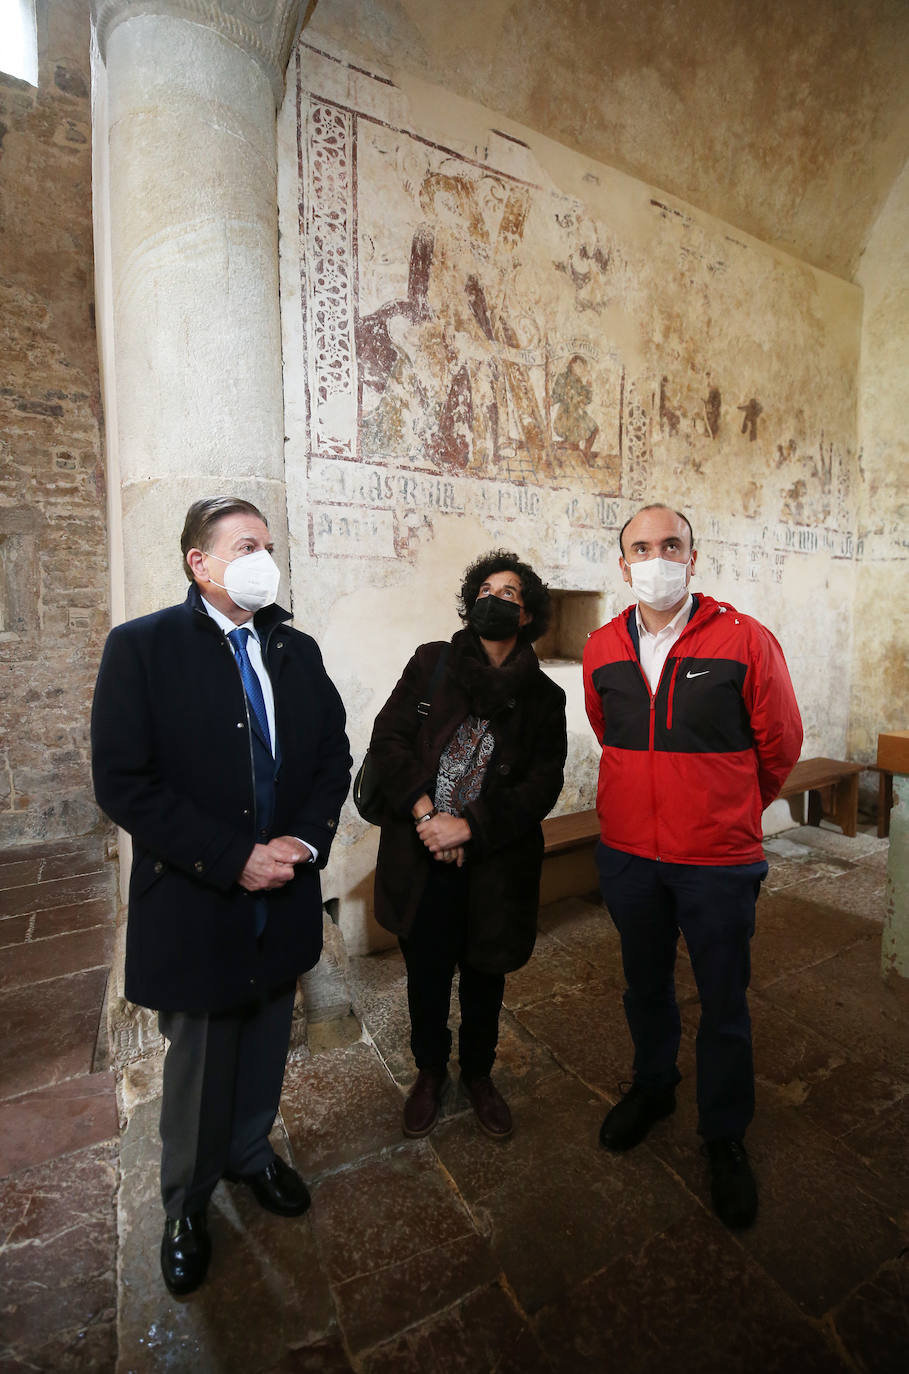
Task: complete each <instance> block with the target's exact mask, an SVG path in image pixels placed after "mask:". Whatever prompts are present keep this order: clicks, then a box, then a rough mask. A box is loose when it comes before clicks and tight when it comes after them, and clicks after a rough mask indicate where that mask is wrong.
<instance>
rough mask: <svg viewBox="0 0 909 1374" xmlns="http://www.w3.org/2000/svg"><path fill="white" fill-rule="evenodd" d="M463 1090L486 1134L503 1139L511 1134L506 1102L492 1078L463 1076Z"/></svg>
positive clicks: (509, 1115) (509, 1116) (496, 1138)
mask: <svg viewBox="0 0 909 1374" xmlns="http://www.w3.org/2000/svg"><path fill="white" fill-rule="evenodd" d="M461 1082H462V1083H463V1084H464V1090H465V1092H466V1093H467V1096H468V1097H469V1098H470V1102H471V1106H472V1107H473V1109H474V1111H475V1112H476V1116H477V1121H478V1122H479V1124H480V1126H481V1127H482V1129H483V1130H484V1131H485V1132H486V1134H487V1135H491V1136H492V1137H493V1139H494V1140H504V1139H505V1137H506V1136H509V1135H511V1129H512V1122H511V1112H510V1110H509V1107H508V1103H507V1102H506V1101H505V1099H504V1097H503V1096H502V1094H501V1093H500V1092H499V1090H498V1088H497V1087H496V1086H495V1084H494V1083H493V1081H492V1079H491V1078H490V1077H489V1076H488V1075H487V1076H486V1077H484V1078H464V1077H463V1076H462V1078H461Z"/></svg>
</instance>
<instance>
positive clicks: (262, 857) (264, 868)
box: [237, 835, 312, 892]
mask: <svg viewBox="0 0 909 1374" xmlns="http://www.w3.org/2000/svg"><path fill="white" fill-rule="evenodd" d="M311 857H312V850H310V849H309V848H307V846H306V845H305V844H304V843H303V841H302V840H296V839H294V837H293V835H278V836H276V837H275V839H273V840H269V841H268V844H257V845H254V846H253V851H252V853H251V854H250V856H249V858H248V859H247V860H246V864H245V866H244V868H243V872H242V873H241V874H240V876H239V878H238V879H237V882H238V883H239V884H240V886H241V887H245V888H246V891H247V892H270V891H271V890H272V889H274V888H276V887H283V886H284V884H285V883H289V882H290V880H291V878H292V877H293V876H294V865H295V864H302V863H307V862H308V861H309V859H310V858H311Z"/></svg>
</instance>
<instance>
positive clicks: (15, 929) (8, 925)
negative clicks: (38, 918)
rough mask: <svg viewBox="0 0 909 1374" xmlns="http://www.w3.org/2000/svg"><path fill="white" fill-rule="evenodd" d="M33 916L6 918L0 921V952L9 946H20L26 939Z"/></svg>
mask: <svg viewBox="0 0 909 1374" xmlns="http://www.w3.org/2000/svg"><path fill="white" fill-rule="evenodd" d="M34 920H35V918H34V916H32V915H28V916H6V917H4V918H3V920H0V950H3V949H6V948H8V947H9V946H10V945H21V944H22V943H23V942H24V941H25V940H27V939H28V937H29V935H30V933H31V930H32V926H33V924H34Z"/></svg>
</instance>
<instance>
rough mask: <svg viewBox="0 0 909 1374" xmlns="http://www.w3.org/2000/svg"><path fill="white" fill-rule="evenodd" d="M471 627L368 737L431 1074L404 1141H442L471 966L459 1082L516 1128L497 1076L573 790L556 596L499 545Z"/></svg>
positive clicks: (393, 921) (400, 690)
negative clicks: (566, 795) (555, 658)
mask: <svg viewBox="0 0 909 1374" xmlns="http://www.w3.org/2000/svg"><path fill="white" fill-rule="evenodd" d="M459 610H460V615H461V619H462V620H463V621H464V628H463V629H462V630H459V631H458V632H457V633H456V634H455V635H454V637H453V638H452V640H451V643H450V644H441V643H430V644H422V645H421V646H420V647H419V648H418V649H417V651H416V653H415V654H414V656H413V658H412V659H411V660H410V662H409V663H408V664H407V666H406V668H405V669H404V672H403V674H402V676H401V678H400V680H399V682H398V683H397V686H396V687H395V689H394V691H393V692H392V694H391V696H390V697H389V699H388V701H387V702H386V703H385V705H384V706H383V708H382V710H381V711H380V712H379V715H378V716H377V718H376V722H375V727H374V729H373V734H372V740H371V742H370V746H369V748H370V757H371V758H372V761H373V763H374V765H375V768H376V771H377V774H378V777H379V779H380V781H381V785H382V790H383V792H384V794H385V799H386V814H385V816H384V818H383V821H382V828H381V838H380V841H379V853H378V859H377V864H376V878H375V913H376V919H377V920H378V921H379V923H380V925H382V926H384V928H385V929H386V930H390V931H392V932H393V933H394V934H395V935H397V936H398V939H399V941H400V945H401V950H402V952H403V955H404V962H405V965H406V968H407V996H408V1005H409V1009H410V1025H411V1049H412V1051H413V1056H414V1060H415V1061H416V1067H417V1078H416V1082H415V1083H414V1085H413V1087H412V1089H411V1091H410V1093H409V1095H408V1097H407V1100H406V1102H405V1105H404V1118H403V1128H404V1134H405V1135H407V1136H411V1137H419V1136H425V1135H428V1134H429V1132H430V1131H431V1130H432V1129H433V1127H434V1126H435V1124H436V1121H437V1120H438V1116H439V1110H440V1106H441V1102H442V1097H443V1094H444V1093H445V1091H446V1089H447V1085H448V1082H449V1079H448V1060H449V1056H450V1053H451V1047H452V1038H451V1033H450V1031H449V1029H448V1015H449V1006H450V1000H451V988H452V980H453V978H454V973H455V970H456V969H459V970H460V979H459V994H458V995H459V999H460V1010H461V1024H460V1031H459V1036H458V1058H459V1063H460V1070H461V1084H462V1085H463V1088H464V1090H465V1092H466V1094H467V1097H468V1099H469V1100H470V1102H471V1104H472V1106H473V1108H474V1111H475V1113H476V1116H477V1120H478V1122H479V1125H480V1127H481V1128H482V1129H483V1130H484V1131H485V1132H486V1133H487V1134H488V1135H490V1136H494V1137H499V1138H503V1137H505V1136H508V1135H510V1134H511V1130H512V1119H511V1112H510V1110H509V1107H508V1104H507V1103H506V1102H505V1100H504V1098H503V1097H502V1095H501V1094H500V1092H499V1091H498V1089H497V1088H496V1087H495V1085H494V1083H493V1082H492V1078H491V1076H490V1075H491V1071H492V1067H493V1064H494V1061H495V1056H496V1044H497V1042H498V1032H499V1013H500V1011H501V1007H502V999H503V996H504V992H505V975H506V974H507V973H509V972H511V971H512V970H514V969H518V968H521V966H522V965H523V964H525V963H526V962H527V960H528V959H529V958H530V956H531V953H532V952H533V947H534V942H535V939H536V925H537V908H538V905H539V886H540V870H541V867H542V860H543V837H542V830H541V826H540V822H541V821H542V819H543V817H544V816H546V815H547V814H548V812H549V811H550V810H551V809H552V807H553V806H554V805H555V803H556V801H557V799H558V796H559V793H560V791H561V788H562V780H563V769H564V765H565V757H566V752H567V736H566V723H565V693H564V692H563V691H562V689H561V688H560V687H558V686H556V684H555V683H554V682H553V681H552V680H551V678H549V677H547V676H546V674H545V673H544V672H543V671H542V669H541V668H540V664H539V660H538V659H537V656H536V653H535V652H534V649H533V643H532V642H533V640H535V639H537V638H539V636H540V635H542V634H543V633H544V632H545V629H546V626H547V624H548V622H549V618H550V597H549V591H548V589H547V587H546V586H545V585H544V584H543V583H542V582H541V581H540V579H539V577H538V576H537V575H536V573H535V572H534V571H533V569H532V568H530V567H529V566H528V565H527V564H526V563H523V562H521V561H520V560H519V559H518V558H517V556H516V555H515V554H513V553H506V552H504V551H503V550H498V551H496V552H494V553H491V554H489V555H487V556H486V557H484V558H480V559H478V560H477V562H475V563H473V564H472V565H471V566H470V567H469V568H468V569H467V571H466V572H465V574H464V579H463V582H462V585H461V593H460V602H459Z"/></svg>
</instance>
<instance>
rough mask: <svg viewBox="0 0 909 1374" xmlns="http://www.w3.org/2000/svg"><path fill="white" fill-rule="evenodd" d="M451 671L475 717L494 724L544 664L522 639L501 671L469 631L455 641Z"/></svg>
mask: <svg viewBox="0 0 909 1374" xmlns="http://www.w3.org/2000/svg"><path fill="white" fill-rule="evenodd" d="M449 668H450V671H451V673H452V675H453V677H454V678H455V681H456V682H457V683H458V685H459V686H460V687H461V688H463V690H464V692H465V693H466V694H467V698H468V700H469V701H470V709H471V712H472V713H473V715H475V716H479V717H480V718H481V719H482V720H491V719H493V718H494V717H495V715H496V714H497V712H499V711H501V710H502V708H503V707H507V706H509V705H514V702H515V701H516V699H517V698H518V697H520V696H521V695H522V694H523V693H524V692H525V691H526V690H527V688H528V687H529V685H530V683H531V682H532V680H533V678H534V677H535V675H536V674H537V673H538V672H539V671H540V663H539V660H538V658H537V656H536V653H535V651H534V649H533V646H532V645H531V644H529V643H527V642H526V641H523V640H520V639H519V640H518V642H517V644H516V645H515V646H514V648H513V649H512V651H511V653H510V654H509V655H508V657H507V658H506V660H505V662H504V663H503V664H502V666H501V668H496V667H494V666H493V664H491V663H490V661H489V659H488V658H487V657H486V652H485V650H484V648H483V645H482V644H481V643H480V637H479V635H478V634H476V633H475V631H473V630H471V629H466V630H458V632H457V634H455V635H454V636H453V637H452V641H451V659H450V663H449Z"/></svg>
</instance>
